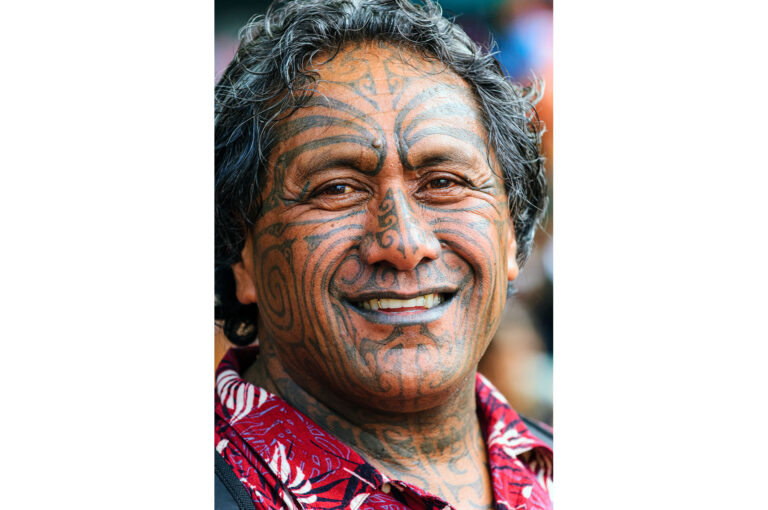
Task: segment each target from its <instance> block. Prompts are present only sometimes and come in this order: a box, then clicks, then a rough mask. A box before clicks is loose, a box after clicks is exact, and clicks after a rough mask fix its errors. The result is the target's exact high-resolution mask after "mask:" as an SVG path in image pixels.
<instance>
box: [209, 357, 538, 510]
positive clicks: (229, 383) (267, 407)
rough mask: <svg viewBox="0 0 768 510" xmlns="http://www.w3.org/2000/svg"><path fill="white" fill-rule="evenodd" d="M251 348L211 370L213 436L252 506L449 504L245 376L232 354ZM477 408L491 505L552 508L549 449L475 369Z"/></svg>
mask: <svg viewBox="0 0 768 510" xmlns="http://www.w3.org/2000/svg"><path fill="white" fill-rule="evenodd" d="M248 351H251V352H250V353H248ZM253 354H254V353H253V349H240V350H234V349H233V350H230V351H229V352H228V353H227V355H226V356H225V357H224V359H223V360H222V362H221V364H220V365H219V368H218V369H217V371H216V427H215V428H216V433H215V436H216V437H215V442H216V450H217V451H218V452H219V453H220V454H221V455H222V456H223V457H224V459H225V460H226V461H227V463H228V464H229V465H230V467H231V468H232V470H233V471H234V473H235V475H236V476H237V477H238V478H239V479H240V481H241V482H242V484H243V485H244V486H245V487H246V489H247V490H248V492H249V493H250V495H251V497H252V498H253V501H254V504H255V506H256V508H258V509H270V510H272V509H275V510H277V509H283V508H287V509H289V510H293V509H298V508H304V509H331V508H334V509H347V508H350V509H352V510H364V509H365V510H368V509H377V510H378V509H386V510H405V509H425V510H426V509H442V508H453V507H451V506H450V505H448V503H446V502H445V501H444V500H443V499H441V498H439V497H437V496H434V495H432V494H429V493H428V492H426V491H424V490H422V489H420V488H419V487H416V486H413V485H411V484H408V483H405V482H402V481H399V480H394V479H389V478H387V476H386V475H384V474H382V473H380V472H379V471H377V470H376V468H374V467H373V466H372V465H370V464H369V463H368V462H366V461H365V459H363V458H362V457H361V456H360V455H359V454H357V453H356V452H355V451H354V450H352V449H351V448H350V447H349V446H347V445H346V444H344V443H343V442H341V441H340V440H338V439H336V438H335V437H334V436H332V435H330V434H329V433H327V432H326V431H325V430H323V429H322V428H320V426H319V425H317V424H316V423H315V422H313V421H312V420H310V419H309V418H307V417H306V416H305V415H304V414H302V413H301V412H299V411H298V410H296V409H294V408H293V407H292V406H290V405H289V404H288V403H287V402H285V401H284V400H282V399H281V398H279V397H277V396H275V395H273V394H271V393H269V392H267V391H266V390H264V389H262V388H259V387H256V386H254V385H252V384H250V383H248V382H246V381H244V380H243V379H242V378H241V377H240V375H239V371H240V363H239V361H238V358H240V359H242V358H241V356H243V355H245V356H247V357H253ZM477 412H478V414H479V415H480V416H481V417H482V418H483V420H482V422H483V423H485V424H487V425H486V430H485V441H486V445H487V446H488V454H489V455H488V460H489V464H490V469H491V477H492V480H493V493H494V500H495V508H496V509H525V510H534V509H549V508H552V502H551V501H550V496H549V491H550V487H551V483H552V450H551V449H550V448H549V446H547V445H546V444H545V443H543V442H542V441H540V440H539V439H537V438H536V437H535V436H533V435H532V434H531V433H530V432H529V431H528V429H527V427H526V426H525V424H524V423H523V421H522V420H521V419H520V417H519V416H518V414H517V413H516V412H515V411H513V410H512V408H510V407H509V404H507V402H506V400H505V399H504V397H503V396H502V395H501V394H500V393H499V392H498V391H497V390H496V388H494V387H493V386H492V385H491V383H490V382H488V380H487V379H485V378H484V377H483V376H481V375H478V376H477Z"/></svg>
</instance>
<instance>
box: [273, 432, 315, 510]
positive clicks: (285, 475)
mask: <svg viewBox="0 0 768 510" xmlns="http://www.w3.org/2000/svg"><path fill="white" fill-rule="evenodd" d="M292 467H293V468H294V469H293V471H294V472H293V473H291V471H292V469H291V468H292ZM269 468H270V469H271V470H272V472H273V473H275V475H276V476H277V477H278V478H279V479H280V481H281V482H282V483H283V486H284V487H285V489H286V490H287V493H284V491H283V489H282V488H281V489H280V495H281V496H282V498H283V501H284V502H285V504H286V505H287V506H288V510H295V508H296V506H295V505H294V504H293V499H292V498H291V494H293V496H294V497H295V498H296V499H297V500H298V502H299V503H301V504H303V503H314V502H315V501H317V496H315V495H314V494H309V495H306V494H307V493H308V492H309V491H311V490H312V484H311V483H310V481H309V480H307V479H305V478H304V472H303V471H302V470H301V468H300V467H299V466H291V464H290V463H289V462H288V459H287V458H286V456H285V445H284V444H283V443H279V442H278V443H277V447H276V448H275V452H274V454H273V455H272V459H271V460H270V461H269Z"/></svg>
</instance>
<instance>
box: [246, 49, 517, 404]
mask: <svg viewBox="0 0 768 510" xmlns="http://www.w3.org/2000/svg"><path fill="white" fill-rule="evenodd" d="M400 55H401V52H399V51H398V50H396V49H394V48H390V47H385V46H383V45H382V46H379V45H374V44H371V45H368V44H363V45H360V46H358V47H353V48H348V49H346V50H345V51H343V52H342V53H340V54H339V55H338V56H337V57H336V58H335V59H334V60H332V61H331V62H329V63H325V64H321V65H319V66H318V67H317V71H318V73H319V78H320V80H319V82H318V83H317V85H316V91H317V92H316V93H315V94H314V95H313V98H312V99H311V100H310V104H309V106H308V107H306V108H302V109H300V110H298V111H297V112H296V113H294V114H293V115H292V116H291V117H289V118H288V119H286V120H283V121H281V123H280V124H278V126H277V130H278V139H279V140H280V142H279V143H278V144H277V146H276V147H275V149H274V150H273V151H272V153H271V157H270V161H269V167H268V168H269V172H268V177H267V179H266V182H265V183H264V190H263V192H262V194H261V199H262V201H263V207H262V210H261V213H260V216H259V218H258V219H257V221H256V223H255V226H254V228H253V230H252V231H251V232H250V234H249V238H248V241H247V242H246V246H245V249H244V250H243V254H242V255H243V261H242V262H240V263H238V264H236V265H235V266H233V269H234V270H235V276H236V280H237V285H238V298H239V299H240V300H241V301H242V302H245V303H249V302H255V303H257V304H258V308H259V338H260V340H261V342H262V344H266V343H270V345H273V346H274V348H275V350H276V353H277V356H278V358H279V360H280V361H281V363H282V365H283V366H284V367H285V369H286V370H287V371H288V373H289V375H290V376H291V377H292V378H293V379H294V380H295V381H296V382H298V383H299V384H300V385H301V386H303V387H304V388H305V389H307V390H308V391H310V393H313V391H312V389H314V390H315V391H314V393H316V391H317V390H318V389H320V388H322V389H323V391H331V392H332V393H333V394H335V395H336V396H340V397H342V398H344V399H346V400H347V401H350V402H353V403H356V404H357V405H363V406H367V407H375V408H380V409H399V410H409V409H410V410H418V409H426V408H429V407H431V406H433V405H435V403H437V402H438V401H440V399H441V398H445V396H446V395H447V394H452V393H453V392H455V391H456V390H457V389H458V388H459V387H460V386H461V385H463V384H465V383H467V380H468V377H470V376H471V375H472V374H473V373H474V369H475V367H476V365H477V362H478V360H479V359H480V357H481V356H482V353H483V352H484V351H485V348H486V347H487V345H488V342H489V341H490V339H491V337H492V335H493V333H494V331H495V329H496V326H497V325H498V321H499V317H500V314H501V311H502V309H503V306H504V302H505V298H506V289H507V282H508V280H510V279H513V278H514V277H515V276H516V275H517V265H516V263H515V261H514V258H515V246H514V233H513V231H512V227H511V221H510V219H509V211H508V208H507V201H506V195H505V192H504V187H503V183H502V180H501V178H500V170H499V169H498V168H497V167H496V160H495V157H494V156H493V155H490V157H489V154H488V153H487V149H486V133H485V131H484V129H483V127H482V124H481V122H480V118H479V113H478V109H477V105H476V102H475V99H474V97H473V95H472V93H471V91H470V89H469V87H468V86H467V85H466V83H464V82H463V81H462V80H461V79H460V78H459V77H457V76H456V75H455V74H454V73H453V72H451V71H449V70H446V69H444V68H443V67H442V66H440V65H437V64H434V63H432V62H427V61H425V60H423V59H421V58H420V57H418V56H415V55H413V54H408V53H406V54H405V55H404V57H405V60H407V62H403V58H401V56H400ZM489 161H490V162H492V165H493V166H494V167H493V168H492V167H491V166H489ZM472 382H473V381H472Z"/></svg>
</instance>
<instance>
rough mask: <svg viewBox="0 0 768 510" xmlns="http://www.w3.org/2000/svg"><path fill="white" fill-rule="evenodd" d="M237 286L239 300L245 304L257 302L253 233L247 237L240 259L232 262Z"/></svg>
mask: <svg viewBox="0 0 768 510" xmlns="http://www.w3.org/2000/svg"><path fill="white" fill-rule="evenodd" d="M232 272H233V273H234V275H235V286H236V287H237V300H238V301H240V303H242V304H244V305H250V304H255V303H256V281H255V273H254V272H253V238H252V237H251V234H250V233H249V234H248V237H247V238H246V239H245V245H244V246H243V251H242V252H240V261H239V262H237V263H235V264H232Z"/></svg>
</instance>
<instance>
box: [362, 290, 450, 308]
mask: <svg viewBox="0 0 768 510" xmlns="http://www.w3.org/2000/svg"><path fill="white" fill-rule="evenodd" d="M445 300H446V297H445V295H444V294H439V293H437V292H435V293H432V294H424V295H423V296H416V297H415V298H411V299H394V298H373V299H367V300H365V301H359V302H357V303H355V305H356V306H357V307H358V308H362V309H363V310H372V311H379V312H382V313H418V312H421V311H424V310H429V309H430V308H434V307H436V306H437V305H439V304H440V303H442V302H443V301H445Z"/></svg>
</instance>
